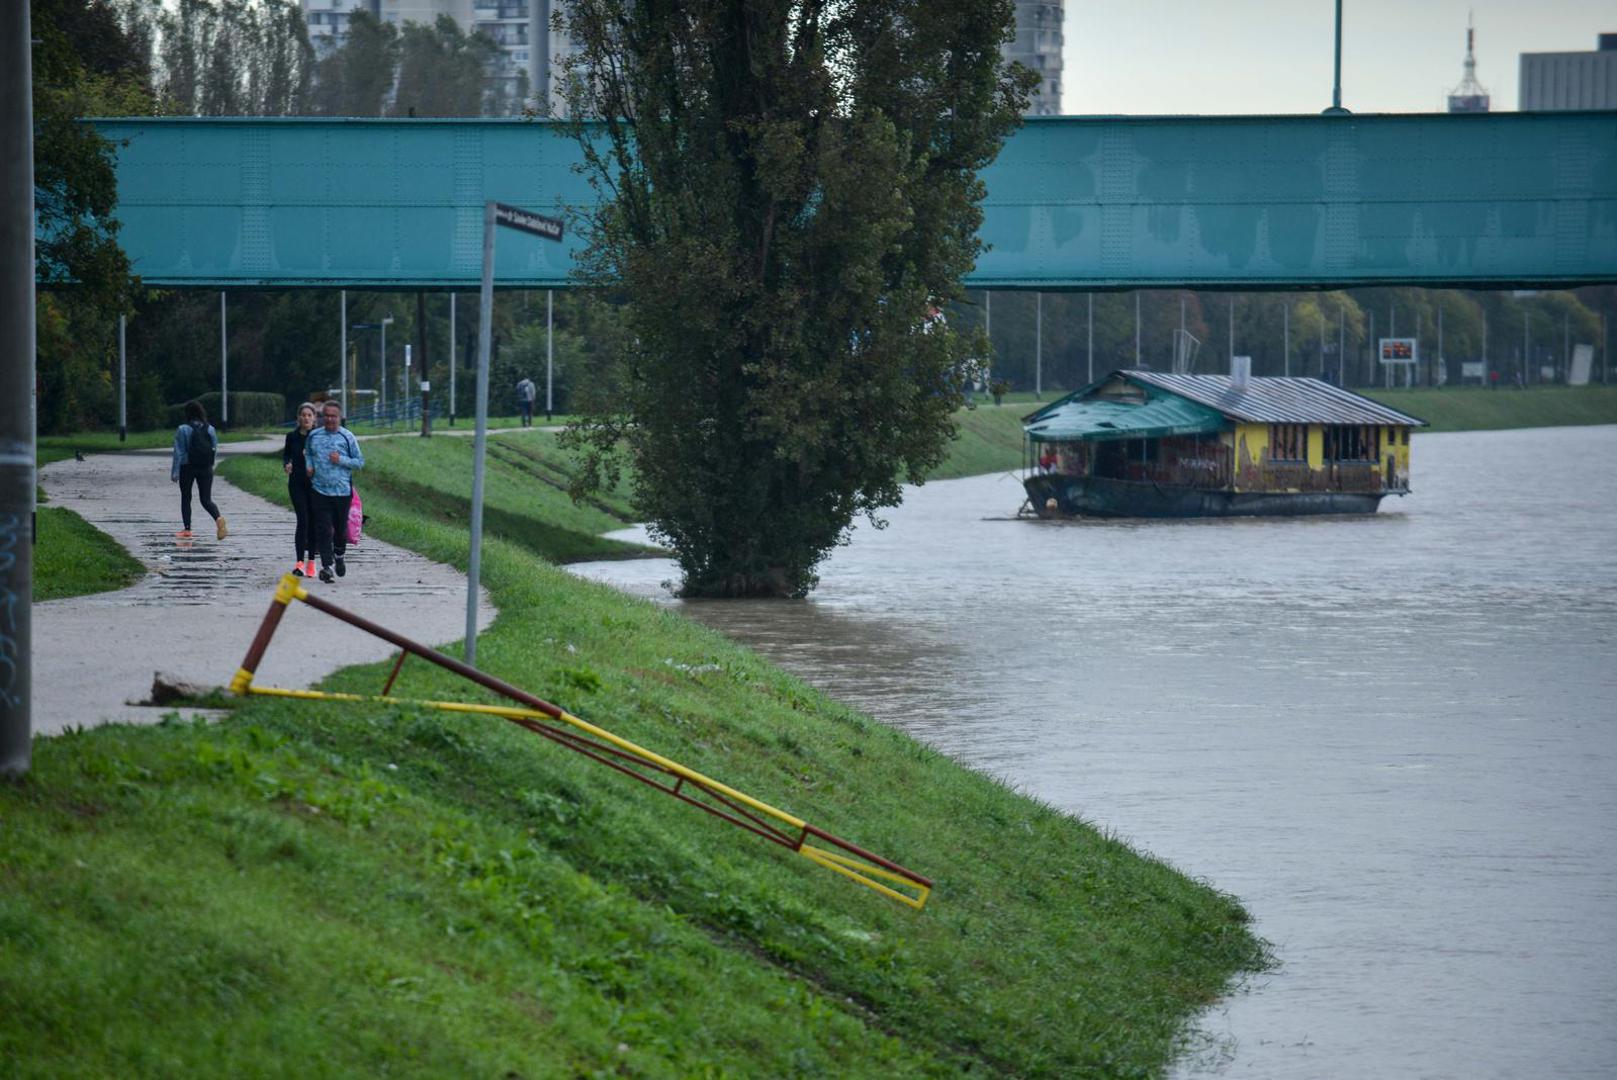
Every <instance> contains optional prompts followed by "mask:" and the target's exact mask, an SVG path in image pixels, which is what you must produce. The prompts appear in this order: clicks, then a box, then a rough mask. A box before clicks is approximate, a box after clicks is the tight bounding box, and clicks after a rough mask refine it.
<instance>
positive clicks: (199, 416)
mask: <svg viewBox="0 0 1617 1080" xmlns="http://www.w3.org/2000/svg"><path fill="white" fill-rule="evenodd" d="M218 453H219V433H218V432H217V431H215V430H213V425H212V424H210V423H208V413H207V411H206V410H205V409H203V408H202V402H200V401H188V402H186V404H185V423H183V424H181V425H180V426H179V427H178V428H176V429H175V430H174V460H173V462H172V464H171V465H170V466H169V470H168V478H169V479H170V480H172V481H174V482H175V483H176V484H179V485H180V523H181V525H182V528H181V530H180V532H179V536H180V537H181V538H182V539H189V538H190V536H191V485H192V484H195V485H196V489H197V499H198V501H200V502H201V503H202V509H204V510H206V511H207V512H208V516H209V517H211V518H213V528H214V534H215V535H216V536H218V537H219V539H221V540H223V539H224V538H225V537H227V536H229V535H230V530H229V528H227V527H226V526H225V519H224V518H223V517H221V516H220V515H219V508H218V507H217V506H215V505H214V504H213V459H214V457H215V456H217V454H218Z"/></svg>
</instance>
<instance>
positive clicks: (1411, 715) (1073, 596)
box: [574, 427, 1617, 1078]
mask: <svg viewBox="0 0 1617 1080" xmlns="http://www.w3.org/2000/svg"><path fill="white" fill-rule="evenodd" d="M1413 481H1414V486H1415V494H1414V495H1413V496H1411V497H1409V498H1408V499H1405V500H1397V499H1389V500H1388V501H1387V502H1386V503H1385V504H1384V509H1383V512H1382V513H1380V514H1377V515H1375V516H1366V517H1331V518H1301V519H1284V520H1280V519H1271V520H1259V519H1249V520H1216V521H1190V522H1152V523H1141V522H1111V523H1081V522H1066V523H1054V522H1019V521H1008V520H1003V518H1005V517H1006V516H1008V515H1009V514H1010V513H1011V512H1013V511H1014V510H1015V508H1016V505H1017V503H1018V502H1019V501H1020V497H1021V493H1020V488H1019V486H1018V485H1017V484H1016V483H1015V482H1014V480H1012V479H1010V478H1007V477H1003V476H1002V477H979V478H975V479H970V480H961V481H950V482H945V483H938V484H931V485H927V486H926V487H924V488H921V489H917V490H914V491H912V492H910V493H909V495H908V498H907V501H906V503H905V505H904V506H903V507H902V508H900V509H899V510H897V511H894V512H893V513H892V514H891V515H890V521H891V524H890V527H889V528H887V529H885V530H874V529H869V528H861V529H860V530H858V532H857V533H856V535H855V538H854V542H853V543H852V544H851V545H850V546H849V547H847V548H845V549H842V550H840V551H838V552H837V554H836V555H835V556H834V557H833V558H832V559H831V560H830V561H829V562H828V563H827V564H826V566H825V567H824V569H823V584H822V585H821V587H820V589H819V590H818V591H817V592H816V593H815V594H814V597H813V599H811V600H809V601H807V602H804V603H680V604H678V606H679V608H680V609H681V610H682V611H684V612H685V613H687V614H689V615H691V616H693V617H695V618H698V619H700V620H702V621H704V622H706V623H709V624H711V625H713V626H715V627H717V628H719V629H722V630H724V631H725V632H726V633H728V634H731V635H732V636H734V637H736V638H737V639H739V640H741V641H743V642H744V643H746V644H748V645H750V646H752V647H754V648H756V649H758V650H759V651H760V652H762V653H763V654H765V655H766V656H768V657H770V658H771V659H772V660H775V661H776V662H778V663H780V664H781V665H782V666H784V667H786V668H788V669H790V670H792V671H794V672H795V673H797V674H799V675H801V676H802V677H804V678H805V679H807V680H808V681H810V682H812V683H814V684H815V685H817V686H819V687H821V688H823V689H825V690H826V691H827V692H829V693H831V694H832V695H834V696H836V697H839V698H842V699H843V700H846V701H849V702H850V703H853V704H855V705H857V706H859V707H860V708H862V709H865V710H867V711H868V712H870V713H872V714H873V715H875V716H877V717H879V718H880V719H882V720H885V721H887V722H889V723H893V724H896V725H899V726H901V727H903V728H905V729H906V730H908V731H911V732H912V733H914V734H916V735H917V736H919V737H921V738H923V739H925V740H927V741H928V742H930V743H931V744H933V745H935V746H937V747H939V748H940V749H942V750H945V751H947V752H948V753H951V754H953V755H954V756H956V757H957V758H959V759H960V760H962V761H965V762H967V763H968V764H971V765H973V766H974V767H977V768H980V769H983V770H985V771H988V772H991V773H994V774H996V775H1000V776H1004V777H1006V778H1008V779H1010V780H1012V781H1013V782H1015V783H1016V784H1017V785H1019V786H1020V787H1022V788H1024V789H1025V790H1027V791H1029V792H1031V793H1033V794H1035V795H1037V796H1039V797H1040V798H1042V799H1045V800H1047V801H1049V802H1051V803H1053V804H1055V805H1058V806H1060V807H1062V808H1063V809H1066V810H1069V811H1071V812H1072V813H1074V814H1077V815H1079V816H1081V817H1083V818H1085V819H1086V820H1089V821H1091V822H1093V823H1094V824H1096V825H1097V826H1099V827H1101V828H1103V829H1105V830H1107V831H1109V832H1112V833H1115V834H1117V835H1119V836H1121V837H1123V838H1125V839H1127V840H1129V841H1130V842H1131V843H1133V844H1134V845H1135V846H1137V847H1138V848H1141V849H1143V850H1145V851H1149V852H1151V853H1153V854H1155V855H1157V856H1158V857H1160V858H1163V859H1165V860H1167V861H1169V862H1171V863H1173V864H1174V865H1176V866H1178V867H1179V868H1181V869H1183V870H1184V871H1186V872H1187V873H1190V874H1193V875H1195V876H1198V877H1202V878H1205V879H1207V880H1209V881H1211V882H1212V883H1214V884H1215V885H1217V886H1218V887H1219V888H1222V889H1224V890H1227V891H1229V892H1231V893H1234V894H1235V895H1237V896H1239V897H1240V898H1241V899H1242V901H1243V902H1244V903H1245V904H1246V905H1247V907H1248V908H1249V910H1251V911H1252V912H1253V914H1254V916H1255V917H1256V919H1257V924H1258V931H1259V932H1260V933H1262V934H1263V935H1264V936H1266V937H1268V938H1269V939H1270V940H1271V941H1273V942H1274V943H1275V946H1276V949H1277V953H1278V955H1279V958H1280V960H1281V962H1282V965H1283V966H1282V968H1281V969H1280V970H1279V971H1277V972H1275V973H1273V974H1271V975H1269V976H1266V977H1264V978H1263V979H1262V980H1261V981H1260V983H1259V984H1258V985H1257V986H1255V987H1252V988H1250V989H1249V990H1248V991H1247V992H1243V993H1241V994H1238V995H1236V996H1235V997H1233V998H1231V999H1229V1000H1228V1001H1226V1002H1224V1003H1222V1004H1221V1005H1220V1006H1218V1007H1217V1008H1216V1009H1215V1010H1214V1011H1213V1012H1212V1013H1211V1014H1210V1015H1208V1016H1207V1017H1205V1018H1204V1021H1203V1038H1202V1040H1201V1041H1200V1042H1201V1044H1200V1046H1199V1047H1198V1048H1197V1049H1195V1050H1193V1051H1192V1052H1191V1053H1190V1054H1189V1055H1188V1056H1187V1058H1186V1059H1185V1061H1184V1062H1183V1063H1182V1066H1181V1069H1180V1071H1181V1072H1182V1073H1184V1074H1186V1075H1226V1076H1238V1077H1274V1078H1282V1077H1284V1078H1292V1077H1301V1076H1306V1077H1365V1076H1378V1077H1414V1076H1420V1077H1449V1076H1452V1077H1465V1078H1472V1077H1495V1076H1497V1077H1512V1076H1536V1075H1554V1076H1558V1077H1569V1076H1590V1077H1594V1076H1601V1077H1605V1076H1610V1075H1613V1074H1614V1073H1617V1024H1614V1023H1613V1021H1612V1017H1614V1016H1617V782H1614V778H1617V657H1614V655H1613V652H1614V650H1617V571H1614V569H1613V565H1614V563H1613V560H1614V558H1617V548H1614V541H1617V427H1601V428H1564V429H1538V430H1529V431H1510V432H1487V433H1459V434H1449V435H1424V436H1419V437H1417V439H1416V443H1415V447H1414V463H1413ZM574 569H576V570H578V571H579V572H580V573H583V574H586V575H588V576H591V577H595V578H599V579H601V580H607V581H612V582H614V583H616V584H619V585H620V586H621V587H624V588H627V589H629V590H631V591H635V592H639V593H641V594H643V595H662V596H663V598H664V599H666V594H663V593H662V592H661V589H660V585H659V583H660V582H662V581H663V580H665V579H667V578H670V577H672V576H673V573H674V571H673V569H672V566H671V564H669V563H666V562H620V563H608V564H584V565H581V566H578V567H575V568H574Z"/></svg>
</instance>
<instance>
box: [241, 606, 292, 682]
mask: <svg viewBox="0 0 1617 1080" xmlns="http://www.w3.org/2000/svg"><path fill="white" fill-rule="evenodd" d="M286 605H287V602H286V601H284V600H282V599H281V598H280V596H279V595H277V596H276V598H275V599H274V600H271V601H270V606H269V610H268V611H266V612H264V621H263V622H261V623H259V624H258V633H257V635H256V636H254V638H253V643H252V644H251V645H249V646H247V655H246V656H245V657H243V658H242V662H241V668H242V670H243V671H245V672H247V674H248V675H253V674H255V673H256V672H257V671H258V665H259V664H260V663H261V662H262V661H263V659H264V650H266V649H268V648H269V643H270V638H272V637H274V636H275V628H276V627H278V626H280V625H281V617H282V616H283V615H285V614H286Z"/></svg>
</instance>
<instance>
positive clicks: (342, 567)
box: [337, 555, 348, 577]
mask: <svg viewBox="0 0 1617 1080" xmlns="http://www.w3.org/2000/svg"><path fill="white" fill-rule="evenodd" d="M346 573H348V564H347V563H345V562H343V561H342V556H341V555H339V556H337V576H338V577H342V576H343V575H344V574H346Z"/></svg>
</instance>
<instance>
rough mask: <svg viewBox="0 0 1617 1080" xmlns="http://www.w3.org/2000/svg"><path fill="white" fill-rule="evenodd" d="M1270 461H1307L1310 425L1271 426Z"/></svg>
mask: <svg viewBox="0 0 1617 1080" xmlns="http://www.w3.org/2000/svg"><path fill="white" fill-rule="evenodd" d="M1269 460H1270V461H1307V460H1308V425H1306V424H1270V425H1269Z"/></svg>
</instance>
